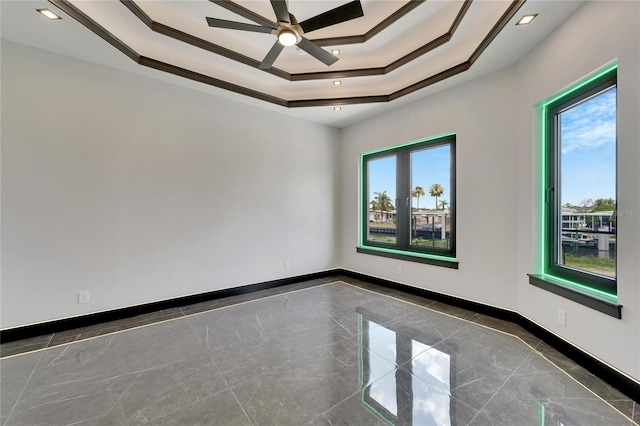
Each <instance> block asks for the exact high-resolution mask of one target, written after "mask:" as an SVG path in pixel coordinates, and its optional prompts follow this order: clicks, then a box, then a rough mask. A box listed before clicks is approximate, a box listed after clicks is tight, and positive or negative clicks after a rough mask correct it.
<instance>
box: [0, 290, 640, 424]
mask: <svg viewBox="0 0 640 426" xmlns="http://www.w3.org/2000/svg"><path fill="white" fill-rule="evenodd" d="M345 281H349V282H345ZM179 311H180V315H176V316H175V317H174V318H172V319H168V320H164V321H161V322H156V323H152V324H150V325H146V326H142V327H137V328H128V329H125V330H124V331H116V332H115V333H114V332H112V331H113V330H112V329H113V328H114V327H116V326H114V325H105V326H104V329H105V330H108V329H111V331H108V332H105V333H106V334H102V335H98V336H97V337H91V338H88V339H83V340H74V341H73V342H72V343H64V344H61V345H59V346H54V347H45V348H44V349H40V350H37V351H32V352H25V353H21V354H17V355H12V356H6V357H5V358H3V359H2V360H1V361H0V370H1V374H2V382H1V394H0V396H1V412H0V424H1V425H7V426H9V425H37V424H42V425H63V424H64V425H71V424H74V425H75V424H82V425H114V424H146V423H152V424H173V425H195V424H200V425H209V424H216V425H236V424H237V425H272V424H273V425H275V424H280V425H304V424H309V425H339V424H343V425H389V424H393V425H471V424H473V425H493V424H503V425H541V424H542V425H594V426H595V425H632V424H634V421H633V419H634V416H635V420H636V421H637V420H638V417H640V413H638V412H637V411H639V410H638V409H637V408H636V407H637V404H636V403H635V402H634V401H632V400H630V399H628V398H626V397H624V395H622V394H620V393H619V392H617V391H616V390H615V389H613V388H611V387H609V386H607V385H606V384H604V383H603V382H601V381H599V380H598V379H596V378H595V377H594V376H592V375H590V374H589V373H587V372H586V371H584V370H582V369H581V368H580V367H578V366H576V365H575V364H573V363H572V362H571V361H570V360H568V359H566V358H564V357H563V356H562V355H560V354H559V353H557V352H555V351H554V350H553V349H552V348H550V347H548V346H547V345H545V344H544V343H543V342H541V341H540V340H538V339H536V338H535V337H533V336H531V335H529V334H527V333H526V332H525V331H524V330H522V329H520V328H519V327H518V326H516V325H513V324H510V323H506V322H501V321H499V320H495V319H491V318H488V317H485V316H482V315H480V314H476V313H473V312H469V311H464V310H461V309H457V308H452V307H450V306H447V305H444V304H440V303H437V302H434V301H430V300H427V299H423V298H419V297H416V296H411V295H407V294H404V293H400V292H396V291H393V290H389V289H384V288H381V287H377V286H375V285H372V284H368V283H365V282H361V281H356V280H353V279H347V278H345V279H344V280H343V281H332V282H327V283H318V282H307V283H301V284H298V285H293V286H287V287H280V288H277V289H271V290H269V291H266V292H263V293H261V294H258V295H253V296H241V297H240V296H239V297H238V298H236V299H233V298H230V300H225V301H222V302H220V301H218V302H216V303H214V304H212V302H208V304H207V303H205V304H203V305H202V306H200V307H197V306H191V307H188V309H187V308H186V307H185V308H183V309H182V310H179ZM133 323H134V324H135V321H133ZM117 328H122V324H120V325H118V326H117ZM124 328H126V327H124ZM82 333H86V331H82V330H80V331H77V334H78V336H79V335H82ZM67 334H68V333H67ZM98 334H101V333H98ZM68 335H71V334H68ZM85 337H86V336H85ZM54 338H55V336H51V337H50V339H49V342H51V341H53V339H54ZM33 344H35V343H32V345H33ZM9 345H11V344H9ZM2 346H3V347H2V349H3V352H5V353H4V354H3V356H5V354H6V351H5V350H7V351H14V352H19V351H16V349H15V348H16V347H22V348H25V347H29V344H28V343H24V342H23V344H22V345H21V346H20V345H13V346H6V345H2ZM560 367H562V369H561V368H560ZM572 376H573V377H572ZM574 377H575V379H574ZM580 382H581V383H580Z"/></svg>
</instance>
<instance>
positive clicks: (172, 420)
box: [152, 390, 251, 426]
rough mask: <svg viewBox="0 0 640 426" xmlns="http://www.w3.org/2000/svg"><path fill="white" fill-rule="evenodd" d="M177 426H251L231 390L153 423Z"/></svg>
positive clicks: (204, 399) (202, 400)
mask: <svg viewBox="0 0 640 426" xmlns="http://www.w3.org/2000/svg"><path fill="white" fill-rule="evenodd" d="M152 423H153V424H156V425H175V426H184V425H190V426H199V425H201V426H208V425H212V424H216V425H218V424H219V425H225V426H226V425H229V426H251V422H250V421H249V418H248V417H247V416H246V414H245V412H244V410H243V409H242V407H241V406H240V404H238V401H237V399H236V398H235V396H234V394H233V392H232V391H230V390H226V391H223V392H220V393H218V394H215V395H212V396H209V397H207V398H203V399H201V400H199V401H197V402H195V403H193V404H191V405H188V406H186V407H183V408H181V409H180V410H177V411H174V412H172V413H169V414H167V415H165V416H163V417H161V418H159V419H157V420H155V421H153V422H152Z"/></svg>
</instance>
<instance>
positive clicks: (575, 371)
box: [536, 342, 637, 417]
mask: <svg viewBox="0 0 640 426" xmlns="http://www.w3.org/2000/svg"><path fill="white" fill-rule="evenodd" d="M536 351H537V352H539V353H540V354H541V355H543V356H544V357H546V358H547V359H548V360H549V361H551V362H552V363H553V364H555V365H557V366H558V367H559V368H560V369H562V370H563V371H564V372H566V373H567V374H568V375H570V376H571V377H572V378H573V379H575V380H576V381H578V382H579V383H581V384H582V385H584V386H585V387H587V388H588V389H589V390H590V391H591V392H593V393H595V394H596V395H598V396H599V397H600V398H602V399H604V400H605V401H608V402H609V403H611V405H613V406H614V407H616V408H617V409H618V410H620V411H621V412H622V413H624V414H625V415H626V416H629V417H631V416H632V415H633V414H632V413H633V407H634V404H632V402H633V401H632V400H631V399H630V398H628V397H627V396H626V395H624V394H623V393H622V392H620V391H619V390H618V389H616V388H614V387H613V386H611V385H609V384H608V383H606V382H604V381H603V380H601V379H600V378H598V377H597V376H595V375H593V374H592V373H590V372H589V371H587V370H586V369H585V368H583V367H581V366H580V365H578V364H576V363H575V362H574V361H573V360H571V359H570V358H567V357H566V356H565V355H563V354H561V353H560V352H558V351H557V350H556V349H554V348H552V347H551V346H549V345H548V344H546V343H545V342H541V343H540V344H538V345H537V346H536ZM635 406H636V410H637V404H636V405H635Z"/></svg>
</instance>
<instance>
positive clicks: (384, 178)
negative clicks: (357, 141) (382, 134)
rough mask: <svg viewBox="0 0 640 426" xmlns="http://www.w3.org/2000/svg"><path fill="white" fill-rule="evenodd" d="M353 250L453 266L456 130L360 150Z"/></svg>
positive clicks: (454, 264) (454, 260) (454, 261)
mask: <svg viewBox="0 0 640 426" xmlns="http://www.w3.org/2000/svg"><path fill="white" fill-rule="evenodd" d="M361 171H362V197H361V201H360V204H361V209H360V211H361V237H360V245H359V247H358V252H361V253H368V254H378V255H382V256H389V257H395V258H401V259H405V260H414V261H419V262H424V263H431V264H437V265H441V266H447V267H453V268H456V267H457V261H456V259H455V134H453V133H451V134H447V135H441V136H437V137H434V138H430V139H427V140H423V141H419V142H415V143H411V144H407V145H402V146H399V147H393V148H388V149H384V150H380V151H376V152H370V153H366V154H362V156H361Z"/></svg>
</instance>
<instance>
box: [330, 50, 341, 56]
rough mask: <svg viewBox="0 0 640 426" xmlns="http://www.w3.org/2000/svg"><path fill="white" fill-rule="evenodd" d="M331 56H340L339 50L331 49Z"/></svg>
mask: <svg viewBox="0 0 640 426" xmlns="http://www.w3.org/2000/svg"><path fill="white" fill-rule="evenodd" d="M331 54H332V55H334V56H338V55H339V54H340V49H332V50H331Z"/></svg>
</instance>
